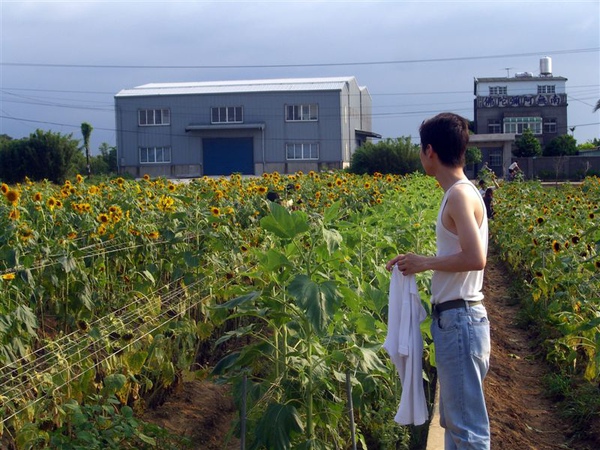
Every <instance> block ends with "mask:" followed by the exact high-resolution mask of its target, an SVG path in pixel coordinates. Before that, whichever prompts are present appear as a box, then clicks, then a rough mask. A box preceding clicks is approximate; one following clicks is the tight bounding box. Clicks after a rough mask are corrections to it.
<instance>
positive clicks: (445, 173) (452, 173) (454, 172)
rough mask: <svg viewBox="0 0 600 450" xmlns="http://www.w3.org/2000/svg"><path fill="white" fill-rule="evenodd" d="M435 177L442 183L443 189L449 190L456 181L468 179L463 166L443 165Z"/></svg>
mask: <svg viewBox="0 0 600 450" xmlns="http://www.w3.org/2000/svg"><path fill="white" fill-rule="evenodd" d="M435 179H436V180H437V181H438V183H440V186H442V189H443V190H444V192H445V191H447V190H448V189H450V188H451V187H452V186H453V185H454V183H456V182H457V181H459V180H466V179H467V177H466V175H465V172H464V171H463V168H462V167H441V168H440V170H439V171H438V172H437V173H436V174H435Z"/></svg>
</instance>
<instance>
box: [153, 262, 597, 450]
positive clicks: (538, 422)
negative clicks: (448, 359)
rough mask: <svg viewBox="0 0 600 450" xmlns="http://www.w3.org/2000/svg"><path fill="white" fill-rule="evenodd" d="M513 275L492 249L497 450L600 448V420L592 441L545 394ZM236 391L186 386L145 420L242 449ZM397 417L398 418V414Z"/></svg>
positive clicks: (221, 448)
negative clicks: (235, 431) (579, 437)
mask: <svg viewBox="0 0 600 450" xmlns="http://www.w3.org/2000/svg"><path fill="white" fill-rule="evenodd" d="M511 276H512V275H511V274H509V272H508V271H507V269H506V267H505V266H504V265H503V263H502V262H501V261H500V260H499V257H498V256H497V255H496V254H495V253H494V252H493V251H491V254H490V255H489V259H488V265H487V268H486V277H485V285H484V291H485V296H486V307H487V309H488V313H489V316H490V323H491V333H492V357H491V364H490V372H489V373H488V377H487V378H486V382H485V390H486V401H487V405H488V410H489V415H490V422H491V431H492V450H557V449H569V450H597V449H600V422H599V423H598V424H597V425H598V426H597V427H595V428H596V429H595V430H592V431H591V433H590V437H589V439H588V440H587V441H586V442H581V441H579V442H577V441H573V439H572V438H573V432H572V430H571V429H570V428H569V425H568V423H567V421H566V420H564V419H563V418H562V417H561V416H560V414H559V411H558V408H557V405H556V404H555V403H554V402H553V401H552V399H550V398H549V397H548V396H547V395H546V393H545V391H544V383H543V381H542V380H543V378H544V376H545V375H546V374H547V373H548V371H549V368H548V366H547V365H546V364H545V363H544V361H543V359H542V357H541V355H540V354H539V349H538V348H536V344H535V342H536V340H535V339H534V336H533V335H532V332H531V331H528V330H526V329H523V328H522V327H521V326H519V323H518V314H519V299H518V298H514V297H513V291H512V290H511ZM237 415H238V413H237V411H236V410H235V408H234V404H233V401H232V399H231V396H230V393H229V390H228V388H227V387H226V386H217V385H215V384H212V383H211V382H209V381H192V382H184V383H182V384H181V385H180V386H179V387H178V388H177V390H176V391H175V392H174V393H173V394H172V395H171V396H170V397H169V398H168V399H167V401H166V402H165V403H164V404H163V405H162V406H161V407H160V408H158V409H156V410H155V411H149V412H148V413H147V414H146V416H145V417H144V419H145V420H147V421H150V422H153V423H156V424H158V425H160V426H162V427H165V428H167V429H168V430H170V431H172V432H174V433H177V434H178V435H180V436H187V437H189V438H190V439H191V441H192V443H193V445H192V448H193V449H198V450H200V449H202V450H229V449H238V448H240V443H239V440H237V439H235V438H231V437H230V436H228V433H229V431H230V429H231V425H232V423H233V421H234V420H235V419H236V418H237ZM390 420H392V416H390Z"/></svg>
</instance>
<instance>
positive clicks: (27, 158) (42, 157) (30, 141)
mask: <svg viewBox="0 0 600 450" xmlns="http://www.w3.org/2000/svg"><path fill="white" fill-rule="evenodd" d="M78 144H79V142H78V141H77V140H75V139H73V135H72V134H69V135H61V134H60V133H53V132H51V131H46V132H45V131H42V130H39V129H38V130H36V131H35V133H32V134H31V135H29V137H28V138H23V139H13V140H12V141H8V142H5V143H4V144H3V145H2V146H1V147H0V178H2V179H3V180H4V181H6V182H7V183H18V182H21V181H23V180H24V179H25V177H29V178H30V179H31V180H34V181H40V180H44V179H47V180H50V181H52V182H54V183H63V182H64V181H65V180H66V179H67V177H68V176H69V175H71V174H72V172H73V169H74V163H75V162H76V160H77V156H78V155H81V152H80V151H79V148H78Z"/></svg>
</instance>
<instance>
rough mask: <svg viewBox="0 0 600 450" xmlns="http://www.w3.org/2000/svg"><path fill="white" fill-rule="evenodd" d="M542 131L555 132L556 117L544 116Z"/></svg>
mask: <svg viewBox="0 0 600 450" xmlns="http://www.w3.org/2000/svg"><path fill="white" fill-rule="evenodd" d="M544 133H556V119H554V118H545V119H544Z"/></svg>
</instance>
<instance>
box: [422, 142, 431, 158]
mask: <svg viewBox="0 0 600 450" xmlns="http://www.w3.org/2000/svg"><path fill="white" fill-rule="evenodd" d="M423 153H425V156H426V157H427V158H431V157H433V147H432V146H431V144H427V147H425V150H424V151H423Z"/></svg>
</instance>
